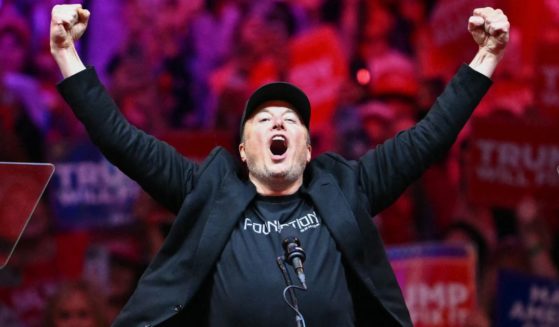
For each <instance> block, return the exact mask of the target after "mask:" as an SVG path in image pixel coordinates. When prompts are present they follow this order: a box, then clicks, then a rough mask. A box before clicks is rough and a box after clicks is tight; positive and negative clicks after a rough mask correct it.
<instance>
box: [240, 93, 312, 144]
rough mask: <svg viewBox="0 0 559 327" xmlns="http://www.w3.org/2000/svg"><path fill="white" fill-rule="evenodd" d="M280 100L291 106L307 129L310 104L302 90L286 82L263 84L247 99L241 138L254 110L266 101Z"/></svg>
mask: <svg viewBox="0 0 559 327" xmlns="http://www.w3.org/2000/svg"><path fill="white" fill-rule="evenodd" d="M274 100H280V101H285V102H287V103H289V104H291V105H292V106H293V109H294V110H295V111H296V112H297V113H298V114H299V117H301V121H302V122H303V124H304V125H305V127H307V129H309V125H310V121H311V104H310V102H309V98H307V95H306V94H305V92H303V90H301V89H300V88H298V87H297V86H295V85H293V84H291V83H287V82H274V83H269V84H265V85H264V86H261V87H260V88H258V89H257V90H256V91H254V93H252V95H251V96H250V98H249V99H248V101H247V103H246V105H245V110H244V112H243V117H242V118H241V134H240V135H241V136H242V135H243V129H244V126H245V122H246V121H247V120H248V119H250V117H251V116H252V115H253V114H254V113H255V111H256V109H258V107H259V106H260V105H261V104H263V103H264V102H267V101H274Z"/></svg>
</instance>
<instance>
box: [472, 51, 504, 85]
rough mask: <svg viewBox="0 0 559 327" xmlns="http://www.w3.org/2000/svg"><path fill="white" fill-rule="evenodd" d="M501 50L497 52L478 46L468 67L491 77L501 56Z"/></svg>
mask: <svg viewBox="0 0 559 327" xmlns="http://www.w3.org/2000/svg"><path fill="white" fill-rule="evenodd" d="M503 55H504V53H503V51H501V52H499V53H498V54H496V53H494V52H491V51H488V50H487V49H484V48H480V49H479V50H478V52H477V53H476V55H475V57H474V59H472V61H471V62H470V67H471V68H472V69H474V70H476V71H478V72H479V73H481V74H483V75H485V76H487V77H489V78H491V76H492V75H493V72H494V71H495V69H496V68H497V65H498V64H499V62H500V61H501V59H502V58H503Z"/></svg>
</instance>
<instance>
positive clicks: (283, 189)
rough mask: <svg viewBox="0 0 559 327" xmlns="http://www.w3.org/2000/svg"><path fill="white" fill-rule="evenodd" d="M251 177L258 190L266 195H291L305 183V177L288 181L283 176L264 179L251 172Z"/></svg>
mask: <svg viewBox="0 0 559 327" xmlns="http://www.w3.org/2000/svg"><path fill="white" fill-rule="evenodd" d="M249 179H250V181H251V182H252V183H253V184H254V186H255V187H256V192H257V193H258V194H260V195H264V196H282V195H291V194H294V193H295V192H297V191H298V190H299V188H300V187H301V185H302V184H303V177H301V178H299V179H297V180H296V181H286V180H285V179H281V178H276V179H270V180H266V181H263V180H260V179H258V178H256V177H255V176H253V175H250V174H249Z"/></svg>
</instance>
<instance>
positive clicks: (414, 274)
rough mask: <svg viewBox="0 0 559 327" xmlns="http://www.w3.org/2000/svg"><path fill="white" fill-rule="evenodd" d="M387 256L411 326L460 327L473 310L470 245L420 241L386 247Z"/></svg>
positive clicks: (471, 251) (473, 269) (473, 292)
mask: <svg viewBox="0 0 559 327" xmlns="http://www.w3.org/2000/svg"><path fill="white" fill-rule="evenodd" d="M388 255H389V257H390V262H391V264H392V268H393V270H394V273H395V274H396V278H397V280H398V283H399V285H400V287H401V289H402V292H403V294H404V299H405V301H406V305H407V306H408V309H409V311H410V315H411V318H412V320H413V323H414V326H416V327H451V326H461V325H463V323H464V321H465V319H466V317H467V316H468V315H469V314H470V312H471V311H473V310H475V308H476V296H477V295H476V283H475V280H476V279H475V274H476V273H475V262H476V259H475V252H474V250H473V249H472V248H471V247H467V246H463V245H444V244H420V245H411V246H401V247H392V248H389V249H388Z"/></svg>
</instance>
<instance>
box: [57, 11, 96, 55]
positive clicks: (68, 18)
mask: <svg viewBox="0 0 559 327" xmlns="http://www.w3.org/2000/svg"><path fill="white" fill-rule="evenodd" d="M88 21H89V10H87V9H83V8H82V5H80V4H74V5H56V6H54V7H53V8H52V14H51V21H50V48H51V52H56V51H57V50H66V49H69V48H72V47H73V46H74V42H75V41H76V40H78V39H79V38H80V37H81V36H82V34H83V32H85V29H86V28H87V22H88Z"/></svg>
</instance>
